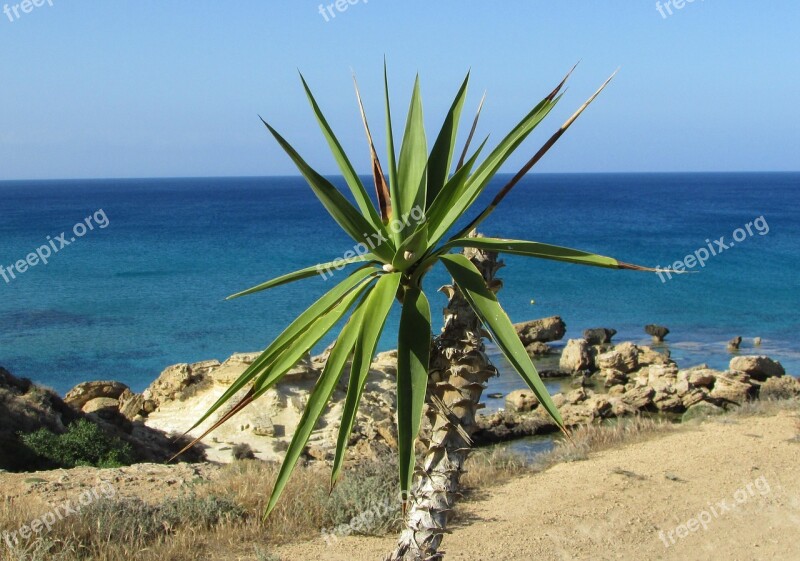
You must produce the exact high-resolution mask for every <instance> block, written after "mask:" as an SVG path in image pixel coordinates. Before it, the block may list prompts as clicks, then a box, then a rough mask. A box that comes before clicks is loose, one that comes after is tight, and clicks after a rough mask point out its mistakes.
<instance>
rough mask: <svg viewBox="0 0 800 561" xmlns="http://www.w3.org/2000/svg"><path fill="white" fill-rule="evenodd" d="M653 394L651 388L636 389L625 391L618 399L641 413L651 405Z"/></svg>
mask: <svg viewBox="0 0 800 561" xmlns="http://www.w3.org/2000/svg"><path fill="white" fill-rule="evenodd" d="M655 393H656V392H655V390H654V389H653V388H650V387H647V386H642V387H636V388H631V389H629V390H628V391H626V392H625V393H624V394H623V395H622V396H620V399H622V401H624V402H625V403H627V404H628V405H630V406H631V407H633V408H634V409H636V410H637V411H642V410H644V409H648V408H649V407H650V406H651V405H652V404H653V396H654V395H655Z"/></svg>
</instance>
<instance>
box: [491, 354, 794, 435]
mask: <svg viewBox="0 0 800 561" xmlns="http://www.w3.org/2000/svg"><path fill="white" fill-rule="evenodd" d="M594 349H595V348H593V347H589V346H588V343H587V342H586V341H585V340H583V339H581V340H570V341H569V342H568V343H567V346H566V348H565V349H564V353H563V354H562V363H561V368H562V370H571V371H572V370H573V368H572V366H573V365H580V366H581V370H582V371H583V372H582V373H581V376H580V377H581V380H582V384H581V387H579V388H577V389H575V390H573V391H570V392H568V393H566V394H561V393H558V394H556V395H554V396H553V402H554V403H555V405H556V406H557V407H558V408H559V411H560V412H561V416H562V418H563V419H564V423H565V424H566V425H568V426H574V425H580V424H585V423H591V422H595V421H599V420H602V419H609V418H615V417H622V416H627V415H633V414H637V413H662V414H666V415H670V416H677V415H683V417H682V418H683V419H685V420H688V419H691V418H693V417H696V416H700V415H709V414H714V413H716V412H721V411H724V410H725V409H727V408H731V407H737V406H740V405H742V404H744V403H746V402H747V401H750V400H752V399H756V398H758V397H760V398H764V399H789V398H794V397H798V396H800V380H798V379H797V378H794V377H792V376H786V375H785V373H784V371H783V367H782V366H780V364H779V363H777V362H775V361H773V360H771V359H769V358H767V357H737V358H735V359H733V360H732V361H731V365H730V370H728V371H725V372H723V371H719V370H713V369H710V368H708V366H707V365H705V364H702V365H698V366H695V367H693V368H687V369H683V370H680V369H679V368H678V365H677V364H676V363H675V361H673V360H672V359H671V358H670V356H669V353H667V352H657V351H655V350H653V349H651V348H649V347H645V346H641V347H640V346H638V345H635V344H633V343H622V344H620V345H617V346H616V347H614V348H612V349H610V350H608V351H607V352H605V353H600V354H598V355H596V356H594V358H593V360H594V364H593V365H592V366H586V362H587V356H588V357H591V356H592V352H591V351H592V350H594ZM584 367H585V368H584ZM590 371H591V372H593V374H592V373H590ZM584 386H585V387H584ZM604 388H605V390H604ZM515 393H516V392H515ZM509 397H512V396H511V395H510V396H509ZM515 399H516V397H515ZM480 422H481V423H482V425H481V426H482V430H481V433H480V435H479V438H480V439H481V440H480V442H486V443H490V442H497V441H500V440H503V439H508V438H516V437H518V436H520V435H522V436H532V435H537V434H545V433H548V432H552V431H554V430H556V427H555V424H554V423H552V421H549V420H548V419H547V417H546V413H545V412H544V411H543V409H542V408H536V409H533V410H532V411H530V412H524V410H520V409H518V408H517V407H516V406H508V407H507V410H506V411H503V412H500V413H495V414H493V415H490V416H488V417H486V418H482V419H481V421H480Z"/></svg>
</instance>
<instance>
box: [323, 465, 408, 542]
mask: <svg viewBox="0 0 800 561" xmlns="http://www.w3.org/2000/svg"><path fill="white" fill-rule="evenodd" d="M399 497H400V486H399V484H398V482H397V465H396V463H395V462H393V461H388V460H387V461H386V462H375V463H368V464H363V465H361V466H359V468H358V469H357V470H353V471H350V472H348V473H346V474H345V476H344V477H343V478H342V480H341V481H340V482H339V484H338V485H337V486H336V487H335V488H334V491H333V493H331V495H330V498H329V500H328V502H327V504H326V508H325V510H326V518H327V522H328V525H329V526H330V527H332V528H333V529H335V528H336V527H338V526H341V525H352V526H351V528H352V533H354V534H360V535H366V536H382V535H384V534H386V533H387V532H395V531H399V530H400V529H401V528H402V524H401V522H402V516H401V513H400V499H399Z"/></svg>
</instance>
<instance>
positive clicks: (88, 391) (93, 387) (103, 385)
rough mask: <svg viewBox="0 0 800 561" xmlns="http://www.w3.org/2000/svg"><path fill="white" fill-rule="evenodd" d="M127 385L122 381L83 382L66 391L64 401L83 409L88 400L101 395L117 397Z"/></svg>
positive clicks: (111, 397)
mask: <svg viewBox="0 0 800 561" xmlns="http://www.w3.org/2000/svg"><path fill="white" fill-rule="evenodd" d="M127 389H128V386H126V385H125V384H123V383H122V382H83V383H82V384H78V385H77V386H75V387H74V388H72V389H71V390H69V391H68V392H67V395H66V396H65V397H64V401H65V402H66V403H67V405H69V406H70V407H74V408H75V409H83V406H84V405H86V404H87V403H88V402H89V401H92V400H93V399H98V398H102V397H106V398H110V399H119V396H121V395H122V392H124V391H125V390H127Z"/></svg>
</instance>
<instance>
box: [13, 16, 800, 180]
mask: <svg viewBox="0 0 800 561" xmlns="http://www.w3.org/2000/svg"><path fill="white" fill-rule="evenodd" d="M349 1H350V2H351V3H347V2H346V1H345V0H340V3H339V7H345V8H346V9H345V10H339V9H337V7H336V5H335V4H331V2H330V0H326V2H325V4H324V5H321V4H320V2H319V0H260V1H253V0H237V1H236V2H219V1H214V2H211V1H208V0H192V1H191V2H187V1H183V2H179V1H172V2H164V1H155V0H137V1H136V2H132V1H128V2H119V1H108V2H99V1H97V0H94V1H91V2H90V1H87V0H69V1H68V0H36V2H37V3H42V5H41V6H39V7H33V6H32V5H27V6H26V5H21V4H20V0H13V1H12V2H8V3H6V2H3V1H2V0H0V5H2V6H3V8H4V10H5V11H4V12H3V13H0V53H2V56H0V180H1V179H61V178H64V179H66V178H111V177H173V176H180V177H191V176H262V175H289V174H295V173H296V169H295V168H294V167H293V165H292V163H291V162H290V160H289V159H288V157H286V156H285V154H283V152H282V151H281V150H280V148H279V147H278V146H277V145H276V144H275V142H274V140H272V139H271V138H270V137H269V136H268V134H267V132H266V130H265V129H264V127H263V125H261V123H260V121H259V120H258V115H262V116H263V117H264V118H265V119H267V120H268V121H270V122H271V124H273V125H274V126H275V127H276V128H277V129H278V130H279V131H281V132H282V134H283V135H284V136H285V137H286V138H287V139H288V140H289V141H290V142H292V143H293V144H294V145H295V147H296V148H297V149H298V151H299V152H300V153H301V154H303V155H304V157H305V158H306V159H307V160H308V161H309V163H311V164H312V165H313V166H315V167H316V168H317V169H318V170H319V171H321V172H322V173H328V174H330V173H335V172H336V167H335V163H334V161H333V159H332V157H331V156H330V154H329V152H328V150H327V145H326V143H325V141H324V139H323V137H322V136H321V133H320V131H319V129H318V127H317V125H316V122H315V120H314V117H313V114H312V113H311V110H310V108H309V106H308V103H307V101H306V99H305V96H304V95H303V90H302V88H301V84H300V81H299V78H298V74H297V71H298V69H299V70H300V71H302V72H303V74H304V75H305V76H306V78H307V80H308V82H309V84H310V86H311V88H312V89H313V90H314V92H315V94H316V96H317V98H318V101H319V103H320V105H321V106H322V108H323V110H324V111H325V113H326V115H327V116H328V119H329V121H330V123H331V125H332V127H333V129H334V131H336V133H337V135H339V137H340V140H341V142H342V144H343V145H344V147H345V149H346V150H347V151H348V152H349V153H350V154H351V156H352V160H353V161H354V163H355V165H356V167H357V169H358V170H359V171H360V172H363V173H369V157H368V156H369V154H368V151H367V147H366V143H365V139H364V133H363V128H362V126H361V122H360V117H359V113H358V107H357V105H356V102H355V97H354V94H353V86H352V81H351V73H352V72H355V73H356V74H357V76H358V80H359V83H360V86H361V89H362V95H363V97H364V101H365V104H366V108H367V113H368V116H369V118H370V122H371V127H372V129H373V134H374V136H375V137H376V141H377V144H378V149H379V152H380V153H381V154H384V141H383V138H384V117H383V97H382V96H383V94H382V85H383V82H382V80H383V74H382V73H383V59H384V56H385V57H386V59H387V61H388V66H389V75H390V90H391V97H392V102H393V106H394V128H395V133H396V134H397V135H399V134H400V133H401V132H402V130H403V124H404V120H405V114H406V111H407V107H408V103H409V99H410V95H411V88H412V86H413V81H414V77H415V74H417V73H419V75H420V78H421V83H422V94H423V99H424V111H425V120H426V126H427V129H428V134H429V137H433V136H435V134H436V133H437V132H438V127H439V126H440V124H441V120H442V119H443V117H444V114H445V112H446V110H447V108H448V107H449V105H450V103H451V101H452V99H453V97H454V95H455V93H456V91H457V89H458V87H459V85H460V83H461V81H462V80H463V78H464V75H465V74H466V72H467V71H468V70H471V85H470V93H469V97H468V99H467V103H466V107H465V117H464V118H465V123H464V126H463V128H462V131H461V137H462V139H463V137H464V136H466V133H467V129H468V128H469V127H468V122H467V121H469V120H471V118H472V113H473V112H474V110H475V108H476V106H477V104H478V102H479V100H480V98H481V95H482V94H483V93H484V91H486V92H487V101H486V105H485V108H484V111H483V115H482V120H481V124H480V127H479V135H480V136H481V137H483V136H486V135H487V134H490V135H491V137H490V144H491V143H492V141H494V142H498V141H499V140H500V139H501V138H502V136H503V135H505V134H506V133H507V132H508V131H509V130H510V129H511V128H512V127H513V126H514V125H515V124H516V123H517V122H518V121H519V120H520V119H521V118H522V117H523V116H524V115H525V114H526V113H527V112H528V111H529V110H530V108H532V107H533V106H534V105H535V104H536V103H537V102H538V101H539V100H540V99H541V98H542V97H543V96H544V95H546V94H547V93H548V92H549V91H550V90H551V89H552V88H553V87H554V86H555V84H557V83H558V81H559V80H560V79H561V77H562V76H563V75H564V74H565V72H566V71H567V70H568V69H569V68H570V67H571V66H572V65H573V64H575V63H576V62H577V61H581V62H580V65H579V67H578V69H577V70H576V72H575V74H574V75H573V77H572V78H571V80H570V84H569V89H568V91H567V93H566V95H565V96H564V98H563V99H562V101H561V102H560V104H559V105H558V107H556V109H555V110H554V111H553V113H551V115H550V116H549V117H548V119H547V120H546V121H545V122H544V123H543V124H542V125H540V127H539V128H538V129H537V130H536V131H535V133H534V135H532V137H531V138H530V139H529V140H528V141H527V143H526V144H525V146H524V148H523V149H522V150H521V151H520V152H519V153H518V154H517V155H516V156H515V157H514V158H512V159H511V160H510V161H509V162H508V164H507V167H506V168H505V169H504V171H508V172H514V171H516V170H517V169H518V168H519V167H520V166H521V165H522V164H523V163H524V162H525V161H526V160H527V159H528V158H529V157H530V156H531V155H532V154H533V153H534V152H535V151H536V150H537V148H538V147H539V145H541V143H543V142H544V140H546V138H547V137H548V136H550V134H552V133H553V132H554V131H555V130H556V129H557V128H558V127H559V126H560V124H561V123H562V122H563V121H564V120H565V119H566V118H567V117H568V116H569V115H570V114H571V113H572V112H573V111H574V110H575V109H576V108H577V107H578V106H579V105H580V104H581V103H582V102H583V101H584V100H585V99H586V98H587V97H588V96H589V95H590V94H591V93H592V92H593V91H594V90H595V89H596V87H597V86H599V84H601V83H602V82H603V80H604V79H605V78H606V77H608V76H609V75H610V74H611V73H612V72H613V71H614V70H615V69H616V68H618V67H620V68H621V70H620V73H619V74H618V75H617V77H616V78H615V80H614V81H613V82H612V84H611V85H610V86H609V88H608V89H607V90H606V91H605V92H604V93H603V95H602V96H601V97H600V98H598V100H597V101H596V102H595V103H594V104H593V105H592V106H591V107H590V108H589V109H588V111H587V112H586V113H585V114H584V116H582V117H581V119H580V120H579V121H578V122H577V123H576V124H575V126H574V127H573V128H572V129H570V131H569V132H568V134H567V135H566V136H565V137H564V138H563V139H562V140H561V141H560V142H559V144H558V145H557V146H556V148H555V149H554V150H552V151H551V152H550V153H549V154H548V155H547V156H546V158H545V159H544V160H542V162H541V163H540V164H539V166H537V168H536V169H537V171H540V172H638V171H645V172H651V171H652V172H664V171H666V172H680V171H797V170H800V104H798V100H800V73H799V72H798V68H800V33H798V32H797V25H798V24H799V23H800V3H798V2H797V0H770V1H769V2H755V1H752V0H751V1H744V0H724V1H723V0H695V1H694V2H688V0H687V1H686V2H685V3H682V2H681V0H671V1H670V2H669V6H668V7H667V6H665V4H667V2H661V3H660V5H661V6H662V10H661V11H659V9H658V7H657V5H656V2H654V1H650V0H633V1H631V0H628V1H619V0H618V1H617V2H589V1H588V0H584V1H578V0H558V1H556V0H552V1H549V2H548V1H543V0H525V1H522V0H503V1H502V2H488V1H484V2H477V1H471V0H460V1H455V0H435V1H432V0H404V1H402V2H400V1H397V0H395V1H391V0H349ZM325 6H329V7H330V9H326V7H325ZM678 6H681V7H678ZM23 8H28V12H27V13H26V12H25V11H24V10H23ZM662 12H663V14H662ZM670 12H671V15H670ZM398 145H399V141H398ZM384 159H385V156H384Z"/></svg>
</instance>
